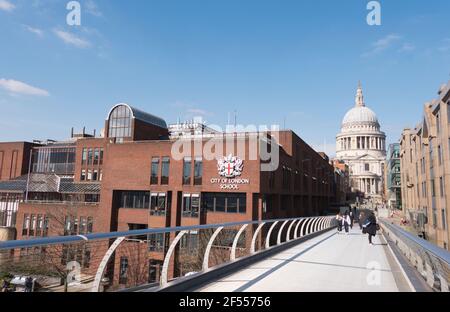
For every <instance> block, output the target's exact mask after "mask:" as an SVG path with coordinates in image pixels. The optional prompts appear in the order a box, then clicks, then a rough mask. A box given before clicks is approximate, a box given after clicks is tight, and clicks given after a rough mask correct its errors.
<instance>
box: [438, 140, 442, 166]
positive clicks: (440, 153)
mask: <svg viewBox="0 0 450 312" xmlns="http://www.w3.org/2000/svg"><path fill="white" fill-rule="evenodd" d="M438 160H439V166H441V165H442V148H441V146H440V145H439V146H438Z"/></svg>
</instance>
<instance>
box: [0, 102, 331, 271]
mask: <svg viewBox="0 0 450 312" xmlns="http://www.w3.org/2000/svg"><path fill="white" fill-rule="evenodd" d="M17 146H22V149H19V151H18V152H17V153H16V154H17V159H20V161H19V160H18V161H10V160H7V161H4V162H2V164H3V167H0V168H2V170H3V172H11V167H12V164H14V168H16V167H17V168H20V170H19V169H14V170H16V171H15V172H16V173H15V174H14V175H12V174H8V175H7V176H5V177H8V179H4V180H6V181H2V182H0V198H1V202H0V205H4V206H5V207H6V206H8V207H14V208H12V209H10V208H8V209H9V210H8V211H10V212H7V211H6V210H7V209H4V210H2V211H1V212H2V214H8V213H9V214H12V213H13V214H14V216H15V217H14V220H10V222H9V223H3V224H0V225H2V226H6V227H9V228H13V227H15V228H16V229H17V234H16V238H17V239H30V238H34V237H39V236H47V235H69V234H85V233H91V232H111V231H127V230H133V229H145V228H149V227H167V226H182V225H197V224H208V223H222V222H235V221H248V220H261V219H272V218H283V217H299V216H312V215H323V214H325V213H326V212H327V208H328V207H329V204H330V201H332V200H333V197H334V196H335V195H334V194H333V192H334V190H335V187H334V185H333V183H334V169H333V166H332V165H330V163H329V161H328V157H327V156H326V155H321V154H318V153H317V152H316V151H314V150H313V149H312V148H311V147H310V146H309V145H307V144H306V143H305V142H304V141H303V140H302V139H301V138H299V137H298V136H297V135H296V134H295V133H294V132H292V131H268V132H264V133H256V132H230V133H222V132H219V131H215V130H213V129H210V128H208V127H206V126H204V125H201V124H194V123H188V124H177V125H172V126H167V124H166V122H165V121H164V120H162V119H160V118H158V117H155V116H153V115H151V114H148V113H145V112H143V111H140V110H138V109H135V108H133V107H131V106H129V105H127V104H118V105H116V106H114V107H113V108H112V109H111V111H110V112H109V113H108V115H107V119H106V121H105V130H104V135H102V136H101V137H95V135H86V134H85V133H84V131H83V134H81V135H74V134H73V133H72V137H71V139H70V140H68V141H67V142H47V143H41V144H35V145H33V144H28V143H21V145H17V143H2V144H1V145H0V159H1V155H3V154H5V155H9V154H10V151H11V150H13V149H18V147H17ZM179 146H182V149H181V150H182V153H181V152H180V149H179ZM188 147H190V148H188ZM263 147H264V148H266V150H267V153H270V155H271V157H272V158H275V159H276V166H275V167H274V170H273V171H267V170H262V168H263V167H264V166H265V165H267V166H269V165H270V164H269V163H270V162H271V161H272V160H273V159H267V158H264V157H261V155H262V154H261V153H260V150H261V149H262V148H263ZM199 151H200V152H199ZM205 151H210V152H212V153H213V154H214V153H215V154H216V157H210V155H207V153H206V154H205ZM30 154H31V155H32V159H31V161H29V164H30V165H29V166H27V165H24V164H25V163H27V160H29V158H27V156H26V155H28V157H29V155H30ZM22 155H25V156H22ZM227 155H229V156H227ZM5 157H6V156H5ZM8 157H10V156H8ZM7 159H9V158H7ZM218 159H219V161H218ZM16 163H17V165H16ZM28 172H29V174H28ZM0 207H2V206H0ZM54 220H56V221H55V222H54ZM52 222H53V223H58V224H62V225H61V226H60V227H59V228H56V227H54V226H52ZM170 239H171V238H169V237H165V236H164V235H155V237H150V238H149V244H148V252H150V254H151V259H152V260H151V263H150V264H149V265H150V266H151V267H152V272H154V273H152V274H150V273H149V274H150V275H151V276H152V278H150V277H149V280H150V279H157V278H158V276H159V273H158V272H159V270H160V266H161V264H162V259H163V258H164V253H165V252H166V251H167V246H168V242H169V240H170ZM85 258H89V255H87V256H85ZM69 260H70V259H69ZM115 261H116V262H117V263H116V265H117V267H119V268H123V267H125V266H126V265H125V263H128V262H127V261H128V259H124V257H120V256H117V257H116V260H115ZM119 271H120V270H119ZM117 272H118V270H115V279H117V280H121V276H120V275H121V274H120V272H119V273H117ZM117 274H118V275H117ZM122 275H123V274H122ZM122 280H123V278H122Z"/></svg>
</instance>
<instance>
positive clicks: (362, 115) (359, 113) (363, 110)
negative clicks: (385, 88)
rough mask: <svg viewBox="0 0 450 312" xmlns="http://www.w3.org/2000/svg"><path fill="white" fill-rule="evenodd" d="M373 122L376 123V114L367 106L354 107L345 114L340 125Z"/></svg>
mask: <svg viewBox="0 0 450 312" xmlns="http://www.w3.org/2000/svg"><path fill="white" fill-rule="evenodd" d="M361 123H374V124H378V118H377V115H376V114H375V113H374V112H373V111H372V110H371V109H370V108H368V107H365V106H361V107H354V108H352V109H351V110H349V111H348V113H347V114H346V115H345V117H344V120H343V121H342V125H349V124H361Z"/></svg>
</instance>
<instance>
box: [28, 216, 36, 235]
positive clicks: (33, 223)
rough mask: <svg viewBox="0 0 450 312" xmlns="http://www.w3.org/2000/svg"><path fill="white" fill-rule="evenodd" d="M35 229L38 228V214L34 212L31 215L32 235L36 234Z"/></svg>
mask: <svg viewBox="0 0 450 312" xmlns="http://www.w3.org/2000/svg"><path fill="white" fill-rule="evenodd" d="M35 229H36V216H35V215H33V214H32V215H31V224H30V232H29V235H30V236H34V231H35Z"/></svg>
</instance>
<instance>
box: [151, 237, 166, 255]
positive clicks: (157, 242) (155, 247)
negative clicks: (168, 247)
mask: <svg viewBox="0 0 450 312" xmlns="http://www.w3.org/2000/svg"><path fill="white" fill-rule="evenodd" d="M148 251H153V252H164V233H157V234H149V235H148Z"/></svg>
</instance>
